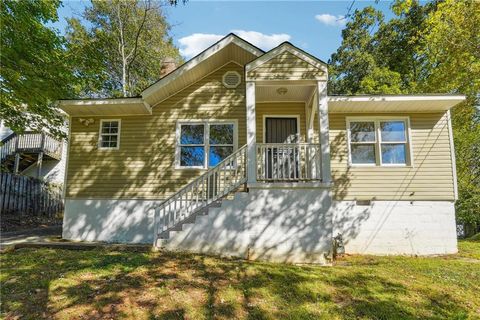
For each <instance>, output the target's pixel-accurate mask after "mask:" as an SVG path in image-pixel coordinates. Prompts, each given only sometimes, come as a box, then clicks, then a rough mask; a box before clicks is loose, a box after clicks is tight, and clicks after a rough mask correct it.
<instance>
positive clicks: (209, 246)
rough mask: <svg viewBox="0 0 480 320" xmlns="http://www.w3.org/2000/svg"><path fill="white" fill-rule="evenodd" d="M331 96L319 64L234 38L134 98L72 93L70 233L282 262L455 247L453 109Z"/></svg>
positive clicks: (446, 100)
mask: <svg viewBox="0 0 480 320" xmlns="http://www.w3.org/2000/svg"><path fill="white" fill-rule="evenodd" d="M463 100H464V96H450V95H424V96H327V66H326V64H325V63H324V62H322V61H320V60H318V59H316V58H315V57H313V56H311V55H309V54H308V53H306V52H304V51H302V50H300V49H298V48H297V47H295V46H293V45H292V44H290V43H283V44H281V45H279V46H278V47H276V48H274V49H272V50H270V51H268V52H263V51H262V50H260V49H258V48H256V47H254V46H253V45H251V44H249V43H247V42H246V41H244V40H242V39H240V38H238V37H237V36H235V35H233V34H230V35H228V36H227V37H225V38H223V39H222V40H220V41H219V42H218V43H216V44H214V45H213V46H211V47H210V48H208V49H206V50H205V51H204V52H202V53H201V54H199V55H198V56H196V57H195V58H193V59H192V60H190V61H188V62H187V63H185V64H184V65H182V66H181V67H179V68H177V69H176V70H175V71H173V72H171V73H169V74H168V75H167V76H165V77H163V78H162V79H160V80H159V81H158V82H157V83H155V84H153V85H152V86H150V87H149V88H147V89H146V90H144V91H143V92H142V94H141V97H137V98H123V99H104V100H65V101H61V102H60V107H61V108H62V109H63V110H64V111H65V112H67V113H68V114H69V116H70V123H71V126H70V128H71V132H70V140H69V152H68V153H69V156H68V157H69V159H68V164H67V168H68V170H67V171H68V172H67V180H66V203H65V206H66V209H65V216H64V229H63V237H64V238H67V239H74V240H89V241H93V240H95V241H115V242H128V243H149V242H152V243H154V245H155V246H159V247H165V248H167V249H173V250H191V251H196V252H214V253H220V254H226V255H236V256H242V257H248V258H254V259H256V258H258V259H268V260H275V261H290V262H320V263H323V262H326V261H328V260H329V259H330V258H331V254H332V239H333V237H334V236H336V235H337V234H339V233H340V234H341V235H342V236H343V239H344V241H345V244H346V252H347V253H373V254H445V253H454V252H456V251H457V242H456V233H455V211H454V201H455V200H456V198H457V190H456V176H455V158H454V152H453V150H454V149H453V143H452V131H451V122H450V113H449V109H450V108H452V107H453V106H454V105H456V104H458V103H459V102H461V101H463Z"/></svg>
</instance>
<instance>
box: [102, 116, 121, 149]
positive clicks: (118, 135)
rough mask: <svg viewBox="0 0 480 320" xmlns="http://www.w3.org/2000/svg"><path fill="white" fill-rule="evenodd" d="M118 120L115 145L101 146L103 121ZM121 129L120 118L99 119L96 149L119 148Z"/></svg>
mask: <svg viewBox="0 0 480 320" xmlns="http://www.w3.org/2000/svg"><path fill="white" fill-rule="evenodd" d="M111 121H117V122H118V133H117V146H116V147H115V148H113V147H102V127H103V123H104V122H111ZM121 131H122V120H121V119H100V128H99V129H98V150H119V149H120V135H121V134H120V133H121Z"/></svg>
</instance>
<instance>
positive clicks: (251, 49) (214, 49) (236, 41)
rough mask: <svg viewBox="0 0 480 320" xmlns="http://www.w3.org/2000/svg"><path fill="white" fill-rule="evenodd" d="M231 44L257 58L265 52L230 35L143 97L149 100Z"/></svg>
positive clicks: (159, 83) (163, 79) (169, 75)
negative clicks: (151, 96)
mask: <svg viewBox="0 0 480 320" xmlns="http://www.w3.org/2000/svg"><path fill="white" fill-rule="evenodd" d="M231 43H233V44H235V45H237V46H239V47H240V48H242V49H244V50H246V51H248V52H250V53H252V54H253V55H255V56H257V57H258V56H260V55H262V54H263V52H262V51H261V50H259V49H257V48H255V47H253V46H252V45H249V44H248V43H246V42H245V41H243V40H241V39H240V38H238V37H237V36H235V35H233V34H231V35H228V36H226V37H225V38H223V39H222V40H220V41H219V42H217V43H216V44H214V45H212V46H211V47H210V48H208V49H206V50H205V51H203V52H202V53H200V54H199V55H197V56H196V57H194V58H192V59H190V60H189V61H188V62H186V63H185V64H183V65H182V66H181V67H179V68H178V69H176V70H174V71H173V72H172V73H170V74H168V75H167V76H165V77H164V78H162V79H160V80H158V81H157V82H156V83H155V84H153V85H152V86H150V87H148V88H147V89H145V90H143V92H142V97H143V98H147V97H148V96H150V95H151V94H153V93H154V92H155V91H157V90H158V89H159V88H160V87H162V86H164V85H167V84H169V83H170V82H172V81H175V80H176V79H178V78H179V77H181V76H182V75H183V74H185V73H186V72H188V71H189V70H191V69H192V68H194V67H195V66H197V65H198V64H200V63H202V62H203V61H205V60H206V59H208V58H210V57H211V56H213V55H214V54H215V53H217V52H218V51H220V50H222V49H223V48H225V47H226V46H228V45H229V44H231Z"/></svg>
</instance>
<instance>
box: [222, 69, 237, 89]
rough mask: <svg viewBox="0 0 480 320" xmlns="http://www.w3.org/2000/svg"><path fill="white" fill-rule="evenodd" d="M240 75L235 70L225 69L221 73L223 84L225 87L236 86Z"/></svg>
mask: <svg viewBox="0 0 480 320" xmlns="http://www.w3.org/2000/svg"><path fill="white" fill-rule="evenodd" d="M241 81H242V76H240V73H238V72H237V71H227V72H225V74H224V75H223V81H222V82H223V85H224V86H225V88H236V87H238V86H239V85H240V82H241Z"/></svg>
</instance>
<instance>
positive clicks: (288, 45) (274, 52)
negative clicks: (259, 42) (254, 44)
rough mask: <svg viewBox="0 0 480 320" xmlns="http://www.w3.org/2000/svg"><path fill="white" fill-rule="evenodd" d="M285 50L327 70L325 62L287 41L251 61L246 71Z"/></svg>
mask: <svg viewBox="0 0 480 320" xmlns="http://www.w3.org/2000/svg"><path fill="white" fill-rule="evenodd" d="M283 52H290V53H291V54H293V55H295V56H297V57H298V58H300V59H302V60H304V61H306V62H308V63H310V64H311V65H313V66H314V67H316V68H318V69H320V70H324V71H325V72H326V70H327V65H326V64H325V63H324V62H322V61H320V60H317V59H315V58H313V57H311V56H310V55H308V54H305V53H304V52H302V51H301V50H299V49H298V48H296V47H295V46H294V45H292V44H291V43H288V42H285V43H282V44H281V45H279V46H278V47H276V48H273V49H272V50H270V51H268V52H267V53H265V54H264V55H262V56H260V57H258V58H257V59H255V60H253V61H251V62H250V63H248V64H247V65H246V66H245V71H247V72H249V71H252V70H254V69H256V68H257V67H259V66H260V65H262V64H264V63H266V62H267V61H269V60H270V59H272V58H274V57H276V56H277V55H279V54H281V53H283Z"/></svg>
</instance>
